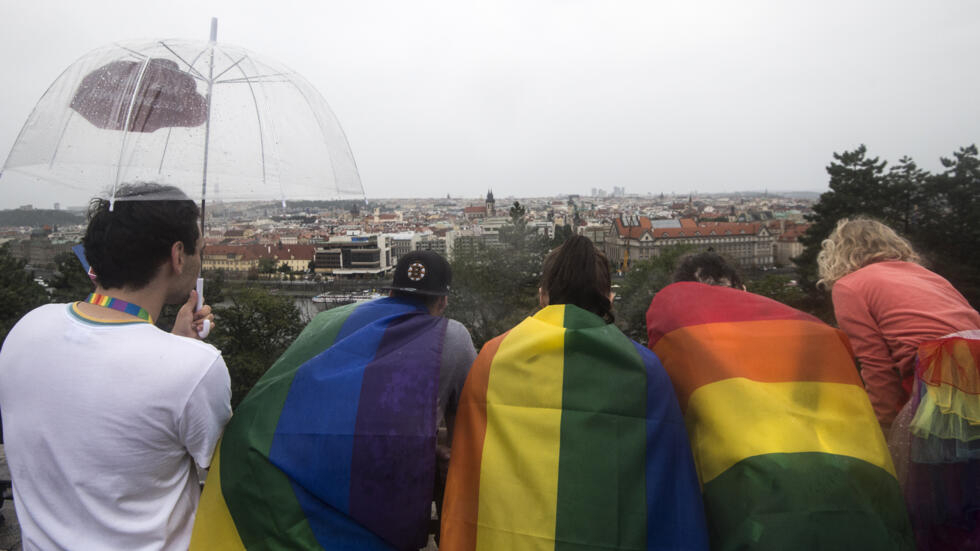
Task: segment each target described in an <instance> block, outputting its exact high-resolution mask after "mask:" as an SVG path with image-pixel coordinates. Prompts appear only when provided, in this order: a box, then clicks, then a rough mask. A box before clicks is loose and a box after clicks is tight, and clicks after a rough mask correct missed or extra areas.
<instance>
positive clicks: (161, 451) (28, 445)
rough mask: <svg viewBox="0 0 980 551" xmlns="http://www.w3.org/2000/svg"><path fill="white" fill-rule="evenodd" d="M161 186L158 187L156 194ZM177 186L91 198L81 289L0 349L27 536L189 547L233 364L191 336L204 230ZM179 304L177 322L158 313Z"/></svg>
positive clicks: (224, 416)
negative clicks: (85, 278) (86, 286)
mask: <svg viewBox="0 0 980 551" xmlns="http://www.w3.org/2000/svg"><path fill="white" fill-rule="evenodd" d="M161 197H163V198H164V199H163V200H160V198H161ZM199 215H200V212H199V210H198V208H197V206H196V205H195V204H194V203H193V202H192V201H190V200H189V199H187V197H186V196H185V195H183V194H182V193H181V192H180V191H179V190H176V189H175V188H171V187H166V186H158V185H155V184H137V185H132V186H124V187H123V189H122V190H120V191H119V192H117V195H116V201H115V205H114V208H111V209H110V207H109V204H108V202H107V201H104V200H96V201H93V203H92V206H91V208H90V212H89V226H88V229H87V231H86V234H85V238H84V245H85V253H86V257H87V258H88V260H89V262H90V263H91V265H92V269H93V271H94V273H95V274H96V289H95V293H93V294H92V295H91V296H90V297H89V298H88V299H87V300H86V301H84V302H82V301H80V302H76V303H73V304H49V305H46V306H42V307H40V308H38V309H36V310H34V311H32V312H30V313H29V314H27V315H26V316H24V317H23V318H22V319H21V320H20V321H19V322H18V323H17V325H15V326H14V328H13V329H12V330H11V331H10V333H9V335H8V336H7V339H6V340H5V341H4V343H3V348H2V350H0V410H2V411H3V436H4V443H5V451H6V455H7V462H8V464H9V466H10V473H11V477H12V479H13V491H14V505H15V507H16V511H17V518H18V520H19V522H20V525H21V535H22V540H23V545H24V549H26V550H31V549H125V550H142V549H146V550H150V549H154V550H155V549H186V548H187V546H188V543H189V541H190V534H191V526H192V525H193V519H194V512H195V510H196V508H197V503H198V499H199V492H200V485H199V482H198V472H197V469H199V468H200V469H205V468H207V467H208V466H209V465H210V462H211V456H212V453H213V452H214V448H215V444H216V443H217V441H218V438H219V437H220V435H221V431H222V429H223V427H224V425H225V423H226V422H227V421H228V418H229V416H230V415H231V407H230V405H229V400H230V397H231V391H230V385H229V377H228V369H227V367H226V366H225V363H224V361H223V360H222V359H221V353H220V352H219V351H218V350H217V349H216V348H214V347H213V346H211V345H209V344H205V343H203V342H201V341H200V340H199V339H198V337H197V329H199V328H200V327H201V326H202V325H203V323H204V320H205V319H208V320H212V319H213V316H211V314H210V308H209V307H206V306H205V307H204V308H201V309H200V310H199V311H198V312H194V311H193V310H194V306H195V304H196V293H195V291H194V286H195V281H196V278H197V276H198V273H199V272H200V268H201V246H202V239H201V235H200V232H199V231H198V227H197V223H198V219H199ZM181 303H182V304H183V306H182V307H181V309H180V312H179V313H178V315H177V320H176V322H175V325H174V331H173V333H166V332H164V331H161V330H160V329H158V328H157V327H156V326H154V325H153V323H152V321H153V320H155V319H156V318H157V316H158V315H159V313H160V310H161V308H162V307H163V305H164V304H181Z"/></svg>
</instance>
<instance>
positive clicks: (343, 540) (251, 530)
mask: <svg viewBox="0 0 980 551" xmlns="http://www.w3.org/2000/svg"><path fill="white" fill-rule="evenodd" d="M446 323H447V321H446V319H445V318H437V317H433V316H430V315H429V314H428V312H427V311H426V310H425V309H424V308H423V307H421V306H419V305H417V304H415V303H414V302H411V301H404V300H400V299H395V298H385V299H380V300H375V301H371V302H364V303H360V304H352V305H349V306H343V307H340V308H334V309H332V310H328V311H326V312H323V313H321V314H320V315H318V316H317V317H316V318H314V319H313V321H311V322H310V324H309V325H308V326H307V327H306V328H305V329H304V330H303V332H302V333H301V334H300V336H299V337H297V339H296V341H295V342H294V343H293V345H292V346H290V347H289V349H288V350H286V352H285V353H284V354H283V355H282V357H280V358H279V360H278V361H276V363H275V364H274V365H273V366H272V367H271V368H269V371H268V372H266V374H265V375H264V376H263V377H262V378H261V379H260V380H259V382H258V383H257V384H256V385H255V387H254V388H253V389H252V391H251V392H250V393H249V394H248V396H247V397H246V398H245V400H244V401H243V402H242V403H241V405H240V406H239V407H238V409H237V410H236V411H235V414H234V415H233V416H232V419H231V421H230V422H229V423H228V427H227V428H226V429H225V433H224V436H223V437H222V440H221V443H220V444H219V445H218V450H217V451H216V453H215V457H214V459H213V461H212V465H211V472H210V473H209V475H208V480H207V484H206V485H205V488H204V493H203V495H202V497H201V505H200V507H199V509H198V513H197V519H196V521H195V524H194V532H193V536H192V539H191V549H196V550H202V551H204V550H207V551H213V550H219V549H341V550H347V549H350V550H355V549H356V550H369V551H370V550H391V549H399V550H401V549H418V548H419V547H423V546H424V545H425V542H426V537H427V532H428V523H429V516H430V513H431V504H432V498H433V487H434V482H435V441H436V392H437V386H438V381H439V365H440V361H441V355H442V343H443V340H444V336H445V331H446Z"/></svg>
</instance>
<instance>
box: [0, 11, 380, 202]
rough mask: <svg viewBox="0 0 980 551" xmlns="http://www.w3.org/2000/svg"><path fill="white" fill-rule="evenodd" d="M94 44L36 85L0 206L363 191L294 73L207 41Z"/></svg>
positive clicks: (3, 175)
mask: <svg viewBox="0 0 980 551" xmlns="http://www.w3.org/2000/svg"><path fill="white" fill-rule="evenodd" d="M215 31H216V22H214V21H213V22H212V41H210V42H191V41H180V40H156V41H148V42H137V43H119V44H113V45H110V46H107V47H103V48H100V49H97V50H95V51H93V52H91V53H89V54H87V55H85V56H84V57H82V58H81V59H79V60H78V61H76V62H75V63H74V64H72V65H71V66H70V67H68V69H66V70H65V71H64V73H62V74H61V76H60V77H58V79H57V80H56V81H55V82H54V83H53V84H52V85H51V87H50V88H49V89H48V90H47V92H45V94H44V96H43V97H42V98H41V100H40V101H39V102H38V104H37V106H36V107H35V109H34V111H33V112H32V113H31V115H30V117H29V118H28V120H27V122H26V123H25V124H24V127H23V129H22V130H21V132H20V135H19V136H18V138H17V141H16V142H15V143H14V146H13V148H12V149H11V151H10V154H9V156H8V157H7V160H6V163H5V164H4V166H3V170H2V171H0V193H2V194H3V196H4V197H5V202H6V203H7V204H8V206H9V205H11V204H15V205H22V204H32V205H34V206H35V207H45V206H47V207H50V205H51V204H53V203H54V202H59V203H61V204H62V205H68V206H77V205H84V204H86V203H87V202H88V200H89V199H91V198H92V197H94V196H99V197H104V198H108V199H110V200H114V196H115V191H116V189H117V187H118V186H119V185H120V184H123V183H131V182H157V183H161V184H169V185H173V186H176V187H178V188H180V189H181V190H182V191H183V192H184V193H186V194H187V195H188V196H189V197H191V198H192V199H194V200H197V201H202V202H203V201H205V200H207V201H212V200H220V201H268V200H276V201H285V200H287V199H288V200H328V199H344V198H347V199H351V198H359V199H363V197H364V191H363V188H362V187H361V182H360V177H359V176H358V173H357V167H356V165H355V163H354V158H353V155H352V154H351V151H350V147H349V146H348V143H347V138H346V137H345V136H344V132H343V130H342V129H341V127H340V124H339V123H338V122H337V119H336V117H335V116H334V115H333V113H332V112H331V111H330V108H329V107H328V106H327V103H326V101H324V99H323V97H322V96H321V95H320V93H319V92H317V90H316V89H315V88H314V87H313V86H312V85H310V84H309V82H307V81H306V80H305V79H304V78H303V77H301V76H300V75H298V74H297V73H295V72H293V71H291V70H289V69H287V68H285V67H283V66H281V65H278V64H276V63H273V62H270V61H267V60H264V59H262V58H260V57H258V56H256V55H255V54H253V53H251V52H249V51H247V50H245V49H242V48H238V47H234V46H228V45H224V44H220V43H216V42H214V41H213V38H214V36H215V34H216V33H215Z"/></svg>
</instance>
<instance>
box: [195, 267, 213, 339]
mask: <svg viewBox="0 0 980 551" xmlns="http://www.w3.org/2000/svg"><path fill="white" fill-rule="evenodd" d="M202 306H204V278H203V277H199V278H197V307H196V308H194V311H195V312H196V311H198V310H200V309H201V307H202ZM210 332H211V320H208V319H206V320H204V327H202V328H201V330H200V331H198V332H197V336H198V337H201V338H202V339H204V338H207V336H208V333H210Z"/></svg>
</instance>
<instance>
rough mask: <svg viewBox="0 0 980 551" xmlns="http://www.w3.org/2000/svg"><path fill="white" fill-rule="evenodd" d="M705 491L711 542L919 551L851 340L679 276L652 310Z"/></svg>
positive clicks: (653, 334) (650, 324)
mask: <svg viewBox="0 0 980 551" xmlns="http://www.w3.org/2000/svg"><path fill="white" fill-rule="evenodd" d="M647 328H648V332H649V335H650V347H651V348H652V349H653V351H654V352H655V353H656V354H657V356H658V357H660V359H661V361H662V362H663V365H664V368H665V369H666V370H667V373H668V374H669V375H670V377H671V380H672V381H673V383H674V388H675V390H676V393H677V396H678V398H679V400H680V404H681V409H682V410H683V412H684V420H685V423H686V425H687V430H688V434H689V436H690V441H691V447H692V451H693V453H694V462H695V465H696V467H697V471H698V476H699V478H700V481H701V484H702V486H703V494H704V502H705V513H706V516H707V521H708V530H709V534H710V537H711V546H712V549H772V550H783V549H800V548H812V549H872V550H873V549H881V550H886V549H887V550H893V549H913V548H914V543H913V540H912V537H911V531H910V528H909V524H908V516H907V515H906V512H905V505H904V501H903V498H902V494H901V490H900V488H899V484H898V481H897V480H896V478H895V471H894V468H893V466H892V462H891V457H890V456H889V453H888V449H887V447H886V445H885V440H884V436H883V435H882V433H881V429H880V428H879V426H878V423H877V420H876V419H875V416H874V413H873V411H872V409H871V403H870V401H869V400H868V397H867V394H866V393H865V391H864V387H863V385H862V383H861V379H860V377H859V375H858V372H857V370H856V368H855V366H854V362H853V360H852V356H851V351H850V347H849V345H848V344H847V339H846V337H845V336H844V335H843V333H841V332H840V331H837V330H835V329H833V328H831V327H829V326H827V325H826V324H824V323H822V322H821V321H819V320H817V319H816V318H814V317H812V316H809V315H807V314H804V313H802V312H799V311H797V310H794V309H792V308H789V307H788V306H785V305H783V304H780V303H778V302H776V301H773V300H770V299H767V298H765V297H761V296H758V295H754V294H751V293H746V292H744V291H738V290H735V289H731V288H725V287H715V286H709V285H703V284H700V283H676V284H674V285H670V286H668V287H666V288H664V289H663V290H661V291H660V292H658V293H657V295H656V296H655V297H654V300H653V302H652V303H651V304H650V309H649V311H648V312H647Z"/></svg>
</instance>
